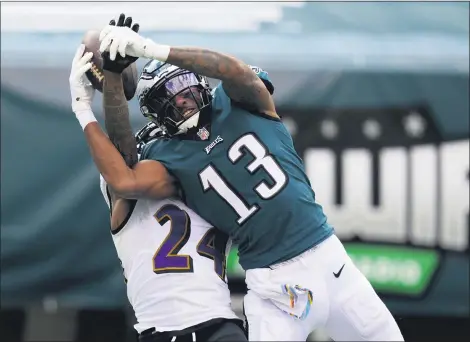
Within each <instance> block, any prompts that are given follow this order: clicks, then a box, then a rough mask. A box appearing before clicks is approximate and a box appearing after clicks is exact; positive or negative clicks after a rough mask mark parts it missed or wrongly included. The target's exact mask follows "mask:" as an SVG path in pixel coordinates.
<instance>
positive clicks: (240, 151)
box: [199, 133, 288, 225]
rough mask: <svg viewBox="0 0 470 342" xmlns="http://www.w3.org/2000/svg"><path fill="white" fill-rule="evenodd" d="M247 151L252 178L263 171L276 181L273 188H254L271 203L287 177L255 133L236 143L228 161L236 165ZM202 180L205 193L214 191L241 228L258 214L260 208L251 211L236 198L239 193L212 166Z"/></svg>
mask: <svg viewBox="0 0 470 342" xmlns="http://www.w3.org/2000/svg"><path fill="white" fill-rule="evenodd" d="M246 151H248V152H250V154H252V155H253V157H254V160H253V161H252V162H251V163H249V164H248V165H247V166H246V169H247V171H248V172H249V173H250V174H253V173H254V172H255V171H256V170H258V169H259V168H261V167H262V168H263V169H264V170H265V171H266V172H267V173H268V174H269V176H270V177H271V178H272V180H273V181H274V185H273V186H271V187H270V186H269V185H268V184H267V183H266V182H265V181H261V182H260V183H258V184H257V185H256V186H255V187H254V191H255V192H256V193H257V194H258V196H259V197H261V198H262V199H265V200H268V199H271V198H273V197H274V196H275V195H277V194H278V193H279V192H280V191H281V190H282V189H283V188H284V187H285V185H286V184H287V180H288V178H287V175H286V174H285V172H284V171H283V170H282V169H281V167H280V166H279V164H278V163H277V162H276V160H275V159H274V158H273V156H271V155H270V154H269V151H268V150H267V148H266V147H265V146H264V145H263V144H262V143H261V142H260V141H259V140H258V139H257V138H256V136H255V135H254V134H253V133H248V134H246V135H244V136H242V137H241V138H239V139H238V140H237V141H235V142H234V143H233V145H232V146H230V148H229V150H228V158H229V159H230V161H231V162H232V164H235V163H236V162H238V160H239V159H240V158H241V157H243V155H244V154H245V153H246ZM199 179H200V180H201V183H202V188H203V190H204V192H207V191H209V190H210V189H211V188H212V189H214V190H215V191H216V192H217V194H218V195H219V196H220V197H222V199H224V200H225V202H227V204H228V205H230V206H231V207H232V208H233V210H235V212H236V213H237V215H238V219H237V223H238V224H239V225H242V224H243V223H244V222H245V221H246V220H247V219H249V218H250V217H251V216H252V215H253V214H255V213H256V212H257V211H258V210H259V206H258V205H257V204H253V205H252V206H251V207H249V206H248V203H246V201H245V200H244V199H243V198H241V197H240V195H238V194H237V192H236V190H234V189H233V187H232V186H231V185H230V184H229V183H228V181H227V180H225V179H224V178H223V176H222V175H221V174H220V172H218V170H217V169H216V168H215V167H214V166H213V165H212V164H209V165H208V166H206V167H205V168H204V169H203V170H202V171H201V172H200V173H199Z"/></svg>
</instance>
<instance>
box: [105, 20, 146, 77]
mask: <svg viewBox="0 0 470 342" xmlns="http://www.w3.org/2000/svg"><path fill="white" fill-rule="evenodd" d="M109 25H113V26H127V27H129V28H130V27H131V25H132V17H127V18H126V15H125V14H124V13H121V15H120V16H119V19H118V22H117V24H116V21H114V19H113V20H111V21H110V22H109ZM132 31H134V32H139V24H137V23H136V24H134V25H132ZM101 57H102V58H103V70H108V71H111V72H114V73H117V74H121V73H122V72H123V71H124V69H125V68H127V67H128V66H129V65H131V64H132V63H134V62H135V61H136V60H137V59H138V57H134V56H126V57H122V56H121V55H120V54H119V53H118V54H117V55H116V58H115V59H114V61H112V60H111V59H110V58H109V51H105V52H103V53H102V54H101Z"/></svg>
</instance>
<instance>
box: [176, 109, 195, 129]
mask: <svg viewBox="0 0 470 342" xmlns="http://www.w3.org/2000/svg"><path fill="white" fill-rule="evenodd" d="M199 113H200V112H197V113H194V114H193V115H192V116H191V117H190V118H189V119H188V120H186V121H185V122H183V123H182V124H181V125H179V126H178V132H176V134H184V133H186V132H187V131H188V130H189V129H191V128H193V127H196V126H197V124H198V122H199Z"/></svg>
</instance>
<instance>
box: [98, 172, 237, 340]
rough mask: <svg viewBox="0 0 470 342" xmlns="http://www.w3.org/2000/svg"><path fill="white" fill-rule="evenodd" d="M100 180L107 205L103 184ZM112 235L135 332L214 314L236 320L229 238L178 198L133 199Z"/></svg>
mask: <svg viewBox="0 0 470 342" xmlns="http://www.w3.org/2000/svg"><path fill="white" fill-rule="evenodd" d="M100 178H101V179H100V187H101V192H102V193H103V196H104V197H105V200H106V203H107V204H108V206H110V199H109V197H108V193H107V189H106V182H105V181H104V179H103V177H102V176H100ZM112 237H113V241H114V245H115V246H116V251H117V254H118V257H119V259H120V261H121V264H122V267H123V271H124V277H125V279H126V283H127V296H128V298H129V301H130V303H131V305H132V307H133V309H134V311H135V315H136V318H137V324H136V325H135V329H136V330H137V332H139V333H140V332H142V331H143V330H146V329H148V328H152V327H154V328H156V330H157V331H172V330H182V329H185V328H188V327H190V326H193V325H196V324H199V323H203V322H205V321H208V320H210V319H214V318H228V319H236V318H238V317H237V316H236V315H235V313H234V312H233V310H232V309H231V305H230V304H231V300H230V292H229V289H228V286H227V283H226V280H227V277H226V274H225V261H226V258H225V255H226V254H227V253H228V251H229V248H230V242H227V239H226V238H224V236H223V235H221V233H220V232H219V231H216V230H215V229H214V228H212V227H211V226H210V224H209V223H207V222H206V221H205V220H203V219H202V218H201V217H199V216H198V215H197V214H196V213H194V212H193V211H192V210H191V209H189V208H188V207H187V206H186V205H184V204H183V203H182V202H181V201H179V200H176V199H166V200H161V201H155V200H147V199H145V200H144V199H140V200H138V201H137V202H136V205H135V207H134V209H133V210H132V211H131V214H130V215H129V217H128V219H127V220H125V223H124V225H123V227H121V228H120V229H117V230H115V231H113V232H112ZM217 245H218V246H217ZM214 246H215V248H214ZM216 249H218V250H219V252H217V251H216Z"/></svg>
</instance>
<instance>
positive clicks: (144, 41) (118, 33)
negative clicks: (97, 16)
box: [100, 25, 170, 62]
mask: <svg viewBox="0 0 470 342" xmlns="http://www.w3.org/2000/svg"><path fill="white" fill-rule="evenodd" d="M100 42H101V44H100V52H101V53H103V52H104V51H109V58H110V59H111V60H112V61H114V60H115V58H116V55H117V53H118V52H119V54H120V55H121V56H122V57H126V55H129V56H133V57H144V58H149V59H157V60H159V61H162V62H166V60H167V58H168V55H169V54H170V47H169V46H168V45H160V44H156V43H155V42H153V41H152V40H150V39H148V38H144V37H142V36H141V35H140V34H138V33H137V32H134V31H133V30H132V29H130V28H129V27H127V26H114V25H108V26H106V27H105V28H104V29H103V30H102V31H101V33H100Z"/></svg>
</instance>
